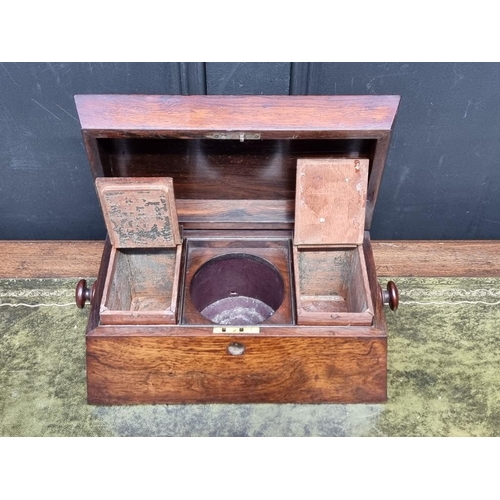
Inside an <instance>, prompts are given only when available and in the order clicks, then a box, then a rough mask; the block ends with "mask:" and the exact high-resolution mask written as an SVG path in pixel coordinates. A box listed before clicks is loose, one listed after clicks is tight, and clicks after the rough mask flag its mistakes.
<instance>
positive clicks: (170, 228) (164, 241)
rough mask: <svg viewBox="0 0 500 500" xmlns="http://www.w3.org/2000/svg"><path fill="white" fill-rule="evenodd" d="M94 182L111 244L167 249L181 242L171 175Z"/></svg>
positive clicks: (102, 179) (103, 179)
mask: <svg viewBox="0 0 500 500" xmlns="http://www.w3.org/2000/svg"><path fill="white" fill-rule="evenodd" d="M95 183H96V190H97V195H98V196H99V201H100V202H101V207H102V211H103V214H104V221H105V223H106V227H107V229H108V233H109V238H110V240H111V243H112V245H113V246H114V247H116V248H167V247H175V246H177V245H179V244H180V243H181V238H180V235H179V223H178V221H177V210H176V207H175V197H174V188H173V181H172V179H171V178H169V177H161V178H151V177H148V178H146V177H144V178H143V177H134V178H116V177H115V178H97V179H96V181H95Z"/></svg>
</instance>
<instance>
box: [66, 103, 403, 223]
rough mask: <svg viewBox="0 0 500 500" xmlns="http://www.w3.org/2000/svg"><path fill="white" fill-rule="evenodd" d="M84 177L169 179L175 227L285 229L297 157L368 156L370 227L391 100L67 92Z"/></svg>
mask: <svg viewBox="0 0 500 500" xmlns="http://www.w3.org/2000/svg"><path fill="white" fill-rule="evenodd" d="M75 101H76V107H77V111H78V115H79V118H80V122H81V126H82V132H83V138H84V141H85V146H86V149H87V154H88V156H89V161H90V165H91V169H92V174H93V176H94V178H98V177H164V176H166V177H171V178H172V179H173V182H174V186H175V194H176V205H177V211H178V217H179V222H180V223H181V224H182V225H183V227H184V228H185V229H207V228H211V229H212V228H213V229H228V228H239V229H256V228H263V227H271V228H274V229H277V228H280V229H291V228H292V227H293V225H294V221H295V206H294V202H295V192H296V189H295V188H296V186H295V180H296V165H297V161H298V160H301V159H305V158H330V159H331V158H348V159H366V160H367V161H368V179H367V189H366V210H365V221H364V229H365V230H369V229H370V226H371V221H372V216H373V210H374V207H375V203H376V199H377V195H378V192H379V188H380V183H381V180H382V174H383V170H384V166H385V161H386V157H387V151H388V148H389V143H390V137H391V131H392V127H393V123H394V118H395V116H396V111H397V108H398V105H399V96H375V95H364V96H165V95H80V96H76V97H75Z"/></svg>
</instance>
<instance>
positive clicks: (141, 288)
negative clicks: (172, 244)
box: [100, 245, 182, 325]
mask: <svg viewBox="0 0 500 500" xmlns="http://www.w3.org/2000/svg"><path fill="white" fill-rule="evenodd" d="M181 252H182V246H181V245H178V246H177V247H176V248H161V249H116V248H115V247H113V248H112V250H111V256H110V263H109V266H108V273H107V275H106V281H105V285H104V291H103V298H102V302H101V308H100V316H101V323H102V324H105V325H157V324H158V325H163V324H175V323H176V322H177V303H178V301H177V299H178V290H179V276H180V267H181Z"/></svg>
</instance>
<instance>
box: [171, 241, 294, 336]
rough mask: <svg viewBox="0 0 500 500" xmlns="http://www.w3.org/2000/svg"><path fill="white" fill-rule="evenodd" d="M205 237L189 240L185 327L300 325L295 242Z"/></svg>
mask: <svg viewBox="0 0 500 500" xmlns="http://www.w3.org/2000/svg"><path fill="white" fill-rule="evenodd" d="M228 233H229V232H228ZM205 236H206V233H203V232H200V233H199V236H198V237H193V238H188V239H187V241H186V250H185V269H184V271H183V272H182V275H183V283H182V287H181V288H182V294H181V296H182V299H183V303H182V305H181V308H182V314H181V322H182V324H185V325H214V324H220V325H233V326H243V325H257V324H266V325H271V324H272V325H292V324H295V321H294V320H295V318H294V307H293V301H294V298H293V280H292V270H291V263H292V257H291V253H292V252H291V246H290V238H277V239H271V238H269V237H266V238H262V239H258V238H229V236H230V235H229V234H227V236H226V237H224V238H213V237H209V238H206V239H205Z"/></svg>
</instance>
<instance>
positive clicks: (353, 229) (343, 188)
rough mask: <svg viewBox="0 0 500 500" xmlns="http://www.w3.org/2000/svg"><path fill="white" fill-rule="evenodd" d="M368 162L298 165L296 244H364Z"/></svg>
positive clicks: (301, 162) (304, 162)
mask: <svg viewBox="0 0 500 500" xmlns="http://www.w3.org/2000/svg"><path fill="white" fill-rule="evenodd" d="M367 183H368V160H360V159H358V160H349V159H334V160H331V159H320V160H318V159H314V160H311V159H303V160H299V161H298V162H297V189H296V199H295V231H294V236H293V243H294V245H302V246H305V245H312V246H319V245H328V246H331V245H341V244H343V245H360V244H361V243H362V242H363V231H364V224H365V207H366V189H367Z"/></svg>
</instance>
